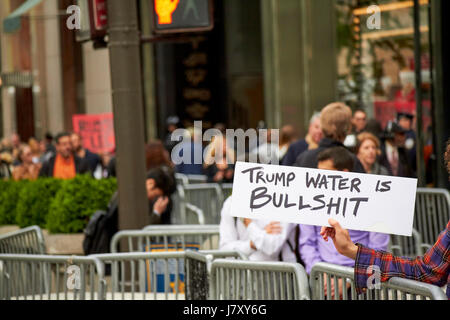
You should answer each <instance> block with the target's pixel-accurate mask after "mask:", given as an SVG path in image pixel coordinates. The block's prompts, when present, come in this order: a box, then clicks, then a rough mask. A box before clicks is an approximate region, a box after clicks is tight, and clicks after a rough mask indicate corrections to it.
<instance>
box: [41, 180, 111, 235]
mask: <svg viewBox="0 0 450 320" xmlns="http://www.w3.org/2000/svg"><path fill="white" fill-rule="evenodd" d="M116 190H117V181H116V179H103V180H95V179H93V178H91V177H90V176H77V177H76V178H75V179H72V180H66V181H62V182H61V187H60V190H59V191H58V193H57V194H56V196H55V198H54V199H53V200H52V202H51V204H50V210H49V213H48V216H47V225H46V226H47V229H48V231H49V232H50V233H79V232H83V230H84V228H85V227H86V225H87V223H88V221H89V218H90V217H91V216H92V214H93V213H94V212H95V211H97V210H105V209H106V208H107V205H108V202H109V200H110V199H111V197H112V195H113V194H114V192H115V191H116Z"/></svg>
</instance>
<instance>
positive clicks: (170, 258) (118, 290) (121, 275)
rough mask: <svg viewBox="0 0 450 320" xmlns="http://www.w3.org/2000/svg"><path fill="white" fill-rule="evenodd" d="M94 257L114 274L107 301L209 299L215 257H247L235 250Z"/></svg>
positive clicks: (111, 278) (106, 293) (107, 283)
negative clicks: (207, 280)
mask: <svg viewBox="0 0 450 320" xmlns="http://www.w3.org/2000/svg"><path fill="white" fill-rule="evenodd" d="M93 257H95V258H97V259H99V260H100V261H101V262H102V263H103V264H104V268H108V267H109V268H111V277H109V278H107V281H106V289H105V299H107V300H185V299H186V297H187V296H189V297H190V298H189V299H200V298H201V299H205V298H207V296H205V295H204V293H205V292H208V287H207V282H206V280H205V279H208V278H209V276H208V274H209V269H210V267H209V265H210V264H211V261H212V260H213V259H214V258H215V257H220V258H222V257H230V258H237V259H240V258H243V257H244V256H243V255H242V254H240V253H238V252H235V251H199V252H190V251H178V252H157V253H155V252H151V253H115V254H98V255H94V256H93ZM194 276H195V278H194V279H192V278H191V277H194ZM197 280H199V281H197ZM194 288H195V289H196V292H195V295H194V294H193V289H194ZM187 293H189V294H188V295H187Z"/></svg>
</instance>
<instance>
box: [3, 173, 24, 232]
mask: <svg viewBox="0 0 450 320" xmlns="http://www.w3.org/2000/svg"><path fill="white" fill-rule="evenodd" d="M28 183H30V182H29V181H26V180H25V181H19V182H15V181H5V180H0V225H5V224H15V223H16V209H17V203H18V201H19V194H20V191H21V190H22V189H23V188H24V187H25V186H26V185H27V184H28Z"/></svg>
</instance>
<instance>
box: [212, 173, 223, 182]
mask: <svg viewBox="0 0 450 320" xmlns="http://www.w3.org/2000/svg"><path fill="white" fill-rule="evenodd" d="M223 176H224V172H223V171H217V173H216V175H215V176H214V181H222V180H223Z"/></svg>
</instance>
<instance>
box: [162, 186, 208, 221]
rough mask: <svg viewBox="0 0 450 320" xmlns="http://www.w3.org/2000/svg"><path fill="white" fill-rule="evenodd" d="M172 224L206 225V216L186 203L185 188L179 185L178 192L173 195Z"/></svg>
mask: <svg viewBox="0 0 450 320" xmlns="http://www.w3.org/2000/svg"><path fill="white" fill-rule="evenodd" d="M172 203H173V208H172V212H171V218H170V219H171V223H172V224H205V215H204V213H203V210H202V209H200V208H199V207H197V206H195V205H193V204H191V203H188V202H186V197H185V192H184V188H183V187H182V186H181V185H177V191H176V192H175V193H174V194H173V195H172Z"/></svg>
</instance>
